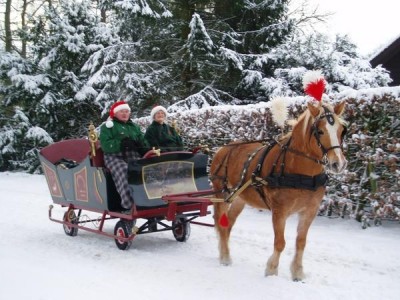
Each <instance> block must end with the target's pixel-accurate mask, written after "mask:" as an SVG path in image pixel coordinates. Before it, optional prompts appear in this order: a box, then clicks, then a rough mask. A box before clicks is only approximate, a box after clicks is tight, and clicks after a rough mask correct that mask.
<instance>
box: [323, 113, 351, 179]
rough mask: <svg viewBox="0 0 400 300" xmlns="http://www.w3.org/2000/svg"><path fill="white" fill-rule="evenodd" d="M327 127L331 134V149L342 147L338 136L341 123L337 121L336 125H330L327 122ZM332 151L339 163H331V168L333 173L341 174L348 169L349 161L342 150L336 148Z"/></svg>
mask: <svg viewBox="0 0 400 300" xmlns="http://www.w3.org/2000/svg"><path fill="white" fill-rule="evenodd" d="M325 126H326V129H327V131H328V134H329V139H330V143H331V147H334V146H340V141H339V138H338V134H337V132H338V130H339V126H340V123H339V121H338V120H335V123H334V124H333V125H330V124H329V123H328V122H326V125H325ZM331 151H334V152H335V156H336V157H337V161H329V167H330V169H331V171H333V172H335V173H340V172H342V171H343V170H344V169H345V168H346V166H347V160H346V158H345V157H344V155H343V152H342V148H334V149H332V150H331Z"/></svg>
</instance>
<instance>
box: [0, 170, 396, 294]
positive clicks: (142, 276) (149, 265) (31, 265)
mask: <svg viewBox="0 0 400 300" xmlns="http://www.w3.org/2000/svg"><path fill="white" fill-rule="evenodd" d="M0 191H1V196H0V204H1V208H2V216H1V218H0V236H1V239H0V266H1V267H0V299H15V300H20V299H29V300H54V299H57V300H70V299H71V298H76V299H98V300H103V299H104V300H109V299H146V300H159V299H174V300H187V299H190V300H205V299H207V300H224V299H229V300H243V299H252V300H265V299H279V300H320V299H324V300H331V299H332V300H337V299H341V300H353V299H354V300H359V299H363V300H376V299H385V300H395V299H396V300H397V299H398V296H399V294H400V285H399V282H400V272H399V269H400V259H399V258H400V256H399V249H400V239H399V223H398V221H397V222H393V221H385V220H384V221H383V224H382V226H378V227H377V226H373V225H372V226H371V227H369V228H367V229H365V230H363V229H361V226H360V223H358V222H357V221H355V220H354V219H350V218H344V219H341V218H338V219H329V218H327V217H317V218H316V219H315V221H314V223H313V224H312V226H311V228H310V231H309V235H308V239H307V246H306V249H305V253H304V261H303V263H304V264H303V265H304V271H305V274H306V278H305V280H304V281H303V282H293V281H292V280H291V278H290V271H289V265H290V262H291V260H292V257H293V248H294V243H295V233H296V225H297V223H296V217H291V218H290V219H289V220H288V222H287V226H286V242H287V243H286V249H285V250H284V252H283V253H282V256H281V261H280V266H279V274H278V275H277V276H271V277H265V276H264V269H265V264H266V261H267V259H268V257H269V255H270V254H271V252H272V243H273V231H272V226H271V214H270V213H269V212H266V211H259V210H256V209H253V208H250V207H247V208H245V210H244V211H243V213H242V214H241V215H240V216H239V218H238V220H237V223H236V224H235V227H234V228H233V231H232V236H231V244H230V245H231V254H232V259H233V264H232V265H231V266H228V267H227V266H221V265H219V262H218V251H217V244H218V243H217V239H216V234H215V232H214V229H213V228H211V227H205V226H199V225H194V224H192V226H191V235H190V238H189V239H188V241H187V242H184V243H180V242H177V241H175V239H174V237H173V235H172V233H171V232H170V231H166V232H158V233H151V234H143V235H138V236H137V237H136V238H135V239H134V240H133V243H132V246H131V247H130V248H129V249H128V250H126V251H121V250H119V249H118V248H117V247H116V245H115V243H114V241H113V240H112V239H111V238H108V237H104V236H100V235H97V234H94V233H90V232H85V231H79V232H78V235H77V236H75V237H70V236H67V235H65V234H64V232H63V229H62V225H61V224H58V223H55V222H51V221H50V220H49V219H48V207H49V205H50V204H52V200H51V197H50V194H49V190H48V187H47V184H46V180H45V178H44V176H43V175H30V174H25V173H10V172H0ZM65 210H66V209H65V208H62V207H61V206H59V205H55V207H54V209H53V211H54V212H53V217H56V218H61V217H62V215H63V213H64V211H65ZM85 214H88V212H87V211H86V212H85ZM97 216H99V215H96V217H97ZM197 220H198V221H201V222H206V223H210V222H211V220H212V218H211V215H208V216H206V217H203V218H199V219H197ZM116 221H117V220H108V221H106V222H105V227H104V230H106V231H108V232H110V233H111V232H112V231H113V227H114V224H115V223H116ZM142 221H143V220H140V219H139V220H138V223H137V224H140V222H142Z"/></svg>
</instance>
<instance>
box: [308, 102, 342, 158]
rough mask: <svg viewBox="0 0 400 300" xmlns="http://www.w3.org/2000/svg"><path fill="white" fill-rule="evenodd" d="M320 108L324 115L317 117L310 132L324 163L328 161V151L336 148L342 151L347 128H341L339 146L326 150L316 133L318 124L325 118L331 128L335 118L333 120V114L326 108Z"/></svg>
mask: <svg viewBox="0 0 400 300" xmlns="http://www.w3.org/2000/svg"><path fill="white" fill-rule="evenodd" d="M322 107H323V109H324V113H323V114H321V115H320V116H318V117H317V118H316V119H315V121H314V123H313V125H312V126H311V130H312V133H313V134H314V136H315V139H316V140H317V144H318V147H319V148H320V149H321V151H322V161H323V162H325V163H326V162H327V160H328V152H329V151H331V150H334V149H337V148H339V149H342V146H343V137H344V135H345V134H346V131H347V128H346V127H345V126H343V128H344V129H343V132H342V134H341V137H340V145H335V146H331V147H329V148H326V147H325V146H324V145H323V144H322V143H321V137H320V134H319V132H318V123H319V121H321V119H323V118H326V121H327V122H328V123H329V125H331V126H333V125H334V124H335V118H334V114H333V113H332V112H331V111H330V110H329V109H328V108H327V107H326V106H322Z"/></svg>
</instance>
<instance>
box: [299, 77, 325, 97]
mask: <svg viewBox="0 0 400 300" xmlns="http://www.w3.org/2000/svg"><path fill="white" fill-rule="evenodd" d="M304 91H305V92H306V94H307V95H310V96H311V97H314V98H315V99H316V100H318V101H321V99H322V94H323V93H324V91H325V80H324V78H319V79H318V80H316V81H314V82H310V83H308V84H307V86H306V87H305V88H304Z"/></svg>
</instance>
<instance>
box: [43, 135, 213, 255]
mask: <svg viewBox="0 0 400 300" xmlns="http://www.w3.org/2000/svg"><path fill="white" fill-rule="evenodd" d="M39 159H40V162H41V165H42V168H43V172H44V175H45V177H46V180H47V184H48V187H49V191H50V195H51V198H52V200H53V203H54V205H60V206H61V207H62V208H66V211H65V212H64V214H63V217H62V218H58V219H57V218H55V217H53V214H52V211H53V208H54V205H50V208H49V219H50V220H51V221H54V222H57V223H61V224H62V225H63V228H64V232H65V233H66V234H67V235H68V236H76V235H77V233H78V230H85V231H89V232H93V233H96V234H100V235H103V236H107V237H110V238H113V239H114V240H115V242H116V245H117V247H118V248H119V249H121V250H125V249H128V248H129V246H130V245H131V243H132V240H133V239H134V238H135V237H136V236H137V235H139V234H145V233H154V232H160V231H168V230H169V231H172V232H173V235H174V237H175V239H176V240H177V241H180V242H184V241H186V240H187V239H188V238H189V236H190V225H191V224H198V225H204V226H213V225H211V224H207V223H203V222H197V221H195V219H197V218H198V217H204V216H206V215H208V214H209V213H210V211H209V210H208V208H209V205H211V204H212V202H211V201H210V198H209V197H210V195H212V191H211V190H210V189H209V182H208V176H207V170H206V168H207V162H208V156H207V155H206V154H203V153H201V152H196V151H193V152H185V151H179V152H168V153H162V154H161V155H160V156H152V157H149V156H146V157H144V158H142V159H139V160H136V161H131V162H129V167H128V181H129V186H130V188H131V189H132V190H133V198H134V204H133V209H132V211H131V212H130V213H128V214H127V213H126V212H123V210H124V209H123V208H122V207H121V204H120V203H121V199H120V196H119V193H118V192H117V190H116V187H115V184H114V181H113V179H112V176H111V173H110V172H109V170H108V169H107V168H106V167H105V165H104V156H103V152H102V150H101V147H100V145H99V143H98V142H95V143H94V142H90V141H89V140H88V139H69V140H63V141H60V142H57V143H54V144H51V145H49V146H47V147H45V148H43V149H42V150H41V151H40V153H39ZM138 219H142V221H144V222H142V223H143V224H141V225H136V223H137V222H136V221H137V220H138ZM109 220H117V222H116V224H115V226H114V232H107V230H106V229H105V222H106V221H109Z"/></svg>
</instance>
